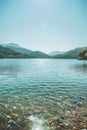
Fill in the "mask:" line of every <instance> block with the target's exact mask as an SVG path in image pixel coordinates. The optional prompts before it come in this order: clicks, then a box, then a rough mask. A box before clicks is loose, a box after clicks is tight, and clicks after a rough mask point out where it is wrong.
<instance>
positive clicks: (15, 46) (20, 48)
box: [1, 43, 50, 58]
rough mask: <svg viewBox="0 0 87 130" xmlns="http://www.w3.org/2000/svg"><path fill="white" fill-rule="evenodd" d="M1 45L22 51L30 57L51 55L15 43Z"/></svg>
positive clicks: (47, 56)
mask: <svg viewBox="0 0 87 130" xmlns="http://www.w3.org/2000/svg"><path fill="white" fill-rule="evenodd" d="M1 46H3V47H6V48H9V49H12V50H14V51H16V52H19V53H22V54H24V55H27V56H28V57H29V58H50V56H49V55H47V54H45V53H43V52H41V51H32V50H29V49H26V48H23V47H21V46H19V45H18V44H15V43H9V44H1Z"/></svg>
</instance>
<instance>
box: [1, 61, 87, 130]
mask: <svg viewBox="0 0 87 130" xmlns="http://www.w3.org/2000/svg"><path fill="white" fill-rule="evenodd" d="M86 72H87V64H86V63H85V64H84V63H83V62H82V61H78V60H53V59H52V60H50V59H49V60H47V59H46V60H41V59H38V60H34V59H33V60H27V59H26V60H22V59H21V60H19V59H17V60H16V59H15V60H5V59H4V60H0V130H82V129H85V130H86V129H87V73H86Z"/></svg>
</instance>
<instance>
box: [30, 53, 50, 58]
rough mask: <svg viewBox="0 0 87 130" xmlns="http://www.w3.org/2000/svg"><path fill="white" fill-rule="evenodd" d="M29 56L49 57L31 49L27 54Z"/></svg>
mask: <svg viewBox="0 0 87 130" xmlns="http://www.w3.org/2000/svg"><path fill="white" fill-rule="evenodd" d="M29 55H30V56H33V57H35V58H50V56H48V55H47V54H45V53H43V52H41V51H33V52H31V53H30V54H29Z"/></svg>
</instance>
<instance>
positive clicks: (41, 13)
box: [0, 0, 87, 52]
mask: <svg viewBox="0 0 87 130" xmlns="http://www.w3.org/2000/svg"><path fill="white" fill-rule="evenodd" d="M6 43H17V44H19V45H20V46H22V47H25V48H28V49H31V50H40V51H43V52H50V51H53V50H58V51H66V50H70V49H73V48H76V47H83V46H87V0H0V44H6Z"/></svg>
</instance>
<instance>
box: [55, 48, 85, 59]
mask: <svg viewBox="0 0 87 130" xmlns="http://www.w3.org/2000/svg"><path fill="white" fill-rule="evenodd" d="M85 49H87V47H79V48H75V49H73V50H70V51H67V52H65V53H63V54H58V55H55V56H53V58H58V59H76V58H78V54H79V53H80V52H81V51H83V50H85Z"/></svg>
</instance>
